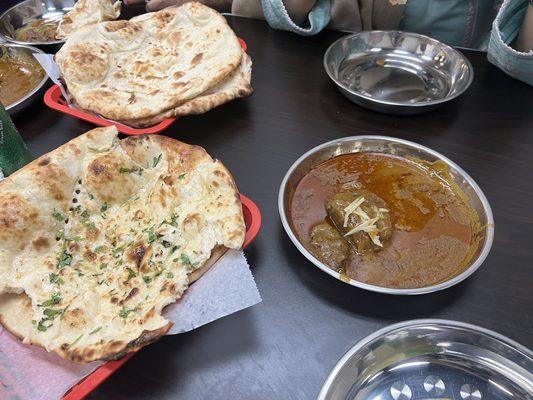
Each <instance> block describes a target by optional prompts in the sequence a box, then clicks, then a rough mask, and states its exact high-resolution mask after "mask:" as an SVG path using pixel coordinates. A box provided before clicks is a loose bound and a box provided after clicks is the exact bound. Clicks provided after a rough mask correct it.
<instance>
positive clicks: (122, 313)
mask: <svg viewBox="0 0 533 400" xmlns="http://www.w3.org/2000/svg"><path fill="white" fill-rule="evenodd" d="M133 311H135V308H132V309H129V310H126V309H125V308H124V307H122V309H121V310H120V311H119V312H118V316H119V317H120V318H127V317H128V315H129V313H131V312H133Z"/></svg>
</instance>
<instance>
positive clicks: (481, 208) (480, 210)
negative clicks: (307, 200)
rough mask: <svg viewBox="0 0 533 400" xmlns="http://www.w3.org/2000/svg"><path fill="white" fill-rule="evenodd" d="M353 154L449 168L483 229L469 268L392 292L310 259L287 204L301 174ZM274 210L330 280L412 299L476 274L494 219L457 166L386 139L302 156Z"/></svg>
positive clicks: (349, 140) (353, 141)
mask: <svg viewBox="0 0 533 400" xmlns="http://www.w3.org/2000/svg"><path fill="white" fill-rule="evenodd" d="M357 152H373V153H383V154H392V155H396V156H399V157H404V158H410V157H413V158H416V159H419V160H425V161H430V162H434V161H437V160H441V161H443V162H444V163H445V164H446V165H447V166H448V168H449V173H450V175H451V178H452V179H453V180H454V182H455V183H456V184H457V186H458V187H459V188H460V189H461V190H462V191H463V192H464V193H465V194H466V196H467V197H468V199H469V200H470V205H471V206H472V208H473V209H474V210H476V212H477V214H478V216H479V220H480V224H481V226H484V231H483V232H482V233H481V235H482V242H481V245H480V248H479V249H478V253H477V255H476V256H475V257H474V259H473V260H472V262H471V263H470V265H469V266H468V267H467V268H466V269H465V270H464V271H463V272H461V273H460V274H458V275H456V276H454V277H452V278H450V279H448V280H447V281H444V282H441V283H438V284H435V285H431V286H426V287H420V288H414V289H394V288H387V287H382V286H376V285H370V284H367V283H364V282H360V281H356V280H354V279H348V278H347V277H345V276H342V277H341V275H340V274H339V273H338V272H337V271H334V270H332V269H331V268H329V267H328V266H327V265H325V264H323V263H322V262H321V261H320V260H318V259H317V258H316V257H315V256H313V255H312V254H311V253H310V252H309V251H308V250H307V249H306V248H305V246H304V245H303V244H302V243H301V242H300V240H299V239H298V237H297V236H296V233H295V231H294V229H293V227H292V226H291V223H290V222H289V210H290V201H291V197H292V194H293V193H294V189H295V188H296V185H297V184H298V182H299V181H300V179H302V178H303V177H304V176H305V174H307V173H308V172H309V170H310V169H311V168H313V167H314V166H315V165H317V164H318V163H320V162H322V161H325V160H327V159H329V158H332V157H335V156H339V155H341V154H350V153H357ZM278 209H279V215H280V218H281V222H282V223H283V227H284V228H285V231H286V232H287V234H288V235H289V238H290V239H291V240H292V242H293V243H294V245H295V246H296V247H297V248H298V250H300V252H301V253H302V254H303V255H304V256H305V257H306V258H307V259H308V260H309V261H311V262H312V263H313V264H315V265H316V266H317V267H318V268H320V269H321V270H322V271H324V272H326V273H327V274H329V275H331V276H334V277H335V278H337V279H339V280H341V281H343V282H346V283H348V284H350V285H353V286H357V287H360V288H362V289H366V290H371V291H374V292H380V293H387V294H400V295H413V294H423V293H429V292H435V291H437V290H442V289H445V288H448V287H450V286H453V285H455V284H457V283H459V282H461V281H462V280H464V279H466V278H467V277H469V276H470V275H472V274H473V273H474V271H476V270H477V269H478V268H479V267H480V266H481V264H482V263H483V261H484V260H485V258H486V257H487V255H488V254H489V251H490V248H491V246H492V240H493V237H494V219H493V217H492V210H491V208H490V205H489V203H488V201H487V198H486V197H485V195H484V194H483V192H482V191H481V189H480V188H479V186H478V185H477V184H476V182H474V180H473V179H472V178H471V177H470V176H469V175H468V174H467V173H466V172H465V171H464V170H463V169H462V168H461V167H459V166H458V165H457V164H455V163H454V162H453V161H451V160H450V159H448V158H446V157H444V156H443V155H442V154H439V153H437V152H436V151H434V150H431V149H429V148H427V147H425V146H422V145H420V144H418V143H413V142H409V141H407V140H402V139H397V138H392V137H387V136H352V137H346V138H342V139H337V140H333V141H331V142H327V143H324V144H322V145H320V146H317V147H315V148H314V149H311V150H309V151H308V152H307V153H305V154H304V155H302V156H301V157H300V158H299V159H298V160H296V161H295V162H294V164H293V165H292V166H291V167H290V168H289V170H288V171H287V174H286V175H285V177H284V178H283V181H282V183H281V186H280V189H279V195H278Z"/></svg>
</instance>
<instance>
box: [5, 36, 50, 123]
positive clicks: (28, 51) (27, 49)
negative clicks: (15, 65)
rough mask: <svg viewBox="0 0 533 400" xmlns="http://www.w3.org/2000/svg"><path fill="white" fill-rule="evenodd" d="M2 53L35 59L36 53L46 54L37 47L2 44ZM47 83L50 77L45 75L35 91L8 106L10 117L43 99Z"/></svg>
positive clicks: (32, 90)
mask: <svg viewBox="0 0 533 400" xmlns="http://www.w3.org/2000/svg"><path fill="white" fill-rule="evenodd" d="M0 52H1V53H0V54H3V53H4V52H8V53H9V54H10V55H12V56H15V57H16V56H17V54H23V55H25V56H29V57H33V54H34V53H40V54H44V53H43V52H42V51H41V50H39V49H38V48H36V47H33V46H25V45H21V44H12V43H0ZM36 62H37V61H36ZM47 81H48V75H47V74H46V73H45V74H44V77H43V79H41V80H40V81H39V83H37V85H35V87H34V88H33V89H31V90H30V91H29V92H28V93H26V94H25V95H24V96H23V97H21V98H20V99H19V100H17V101H16V102H14V103H12V104H10V105H8V106H6V111H7V112H8V113H9V114H10V115H13V114H15V113H18V112H19V111H22V110H24V109H25V108H26V107H27V106H29V105H30V104H32V103H33V102H35V101H36V100H38V99H41V98H42V97H43V94H44V91H45V90H46V82H47Z"/></svg>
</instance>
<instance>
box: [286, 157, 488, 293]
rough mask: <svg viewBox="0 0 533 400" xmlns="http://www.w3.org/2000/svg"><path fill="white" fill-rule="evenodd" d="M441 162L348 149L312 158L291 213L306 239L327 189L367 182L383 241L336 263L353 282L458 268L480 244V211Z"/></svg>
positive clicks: (410, 278)
mask: <svg viewBox="0 0 533 400" xmlns="http://www.w3.org/2000/svg"><path fill="white" fill-rule="evenodd" d="M451 182H452V180H451V178H449V177H448V173H447V170H446V169H445V168H442V165H441V164H438V163H435V164H430V163H427V162H424V161H415V160H407V159H404V158H400V157H396V156H391V155H386V154H378V153H353V154H347V155H341V156H337V157H334V158H332V159H329V160H327V161H325V162H323V163H321V164H319V165H317V166H315V167H314V168H313V169H312V170H311V171H310V172H309V173H307V175H305V176H304V177H303V178H302V180H301V181H300V182H299V183H298V185H297V187H296V189H295V192H294V194H293V197H292V199H291V205H290V220H291V223H292V226H293V228H294V230H295V231H296V234H297V236H298V238H299V239H300V241H301V242H302V243H303V244H304V246H305V247H306V248H307V249H308V250H309V251H311V252H313V250H312V248H311V247H310V246H309V244H310V241H311V238H310V232H311V229H312V228H313V227H314V226H315V225H317V224H319V223H321V222H324V221H325V220H327V219H328V218H327V213H326V209H325V206H324V204H325V203H326V201H327V199H328V198H330V197H331V196H332V195H334V194H336V193H339V192H344V191H347V192H349V191H350V190H352V191H357V190H368V191H370V192H373V193H374V194H376V195H377V196H379V197H380V198H381V199H383V200H384V201H385V202H386V203H387V208H388V210H389V212H390V216H391V219H392V223H393V233H392V237H391V239H390V241H389V242H388V243H387V244H386V245H384V246H383V248H382V249H380V250H379V251H376V252H372V253H370V254H358V253H357V252H356V251H355V248H354V246H351V250H350V256H349V259H348V261H347V262H346V263H345V264H344V267H343V268H342V269H341V270H340V271H339V272H341V273H344V274H346V275H347V276H349V277H350V278H353V279H355V280H357V281H360V282H365V283H369V284H373V285H378V286H384V287H390V288H419V287H424V286H428V285H432V284H436V283H438V282H442V281H445V280H447V279H449V278H451V277H452V276H455V275H457V274H459V273H460V272H462V271H463V270H464V269H465V267H466V265H467V264H468V263H469V262H470V261H471V259H472V258H473V256H474V255H475V254H477V251H478V249H479V239H478V237H477V236H478V235H477V233H478V232H479V230H480V229H479V219H478V216H477V214H476V212H475V210H474V209H473V208H472V207H471V206H470V205H469V204H467V202H466V201H465V200H466V199H465V195H464V193H462V192H461V191H460V190H459V188H457V187H456V186H455V185H454V184H453V183H451Z"/></svg>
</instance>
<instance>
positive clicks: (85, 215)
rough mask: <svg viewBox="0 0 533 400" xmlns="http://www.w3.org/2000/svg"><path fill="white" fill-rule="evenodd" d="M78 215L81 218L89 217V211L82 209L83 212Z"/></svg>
mask: <svg viewBox="0 0 533 400" xmlns="http://www.w3.org/2000/svg"><path fill="white" fill-rule="evenodd" d="M80 217H82V218H83V219H87V218H89V211H88V210H83V212H82V213H81V214H80Z"/></svg>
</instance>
